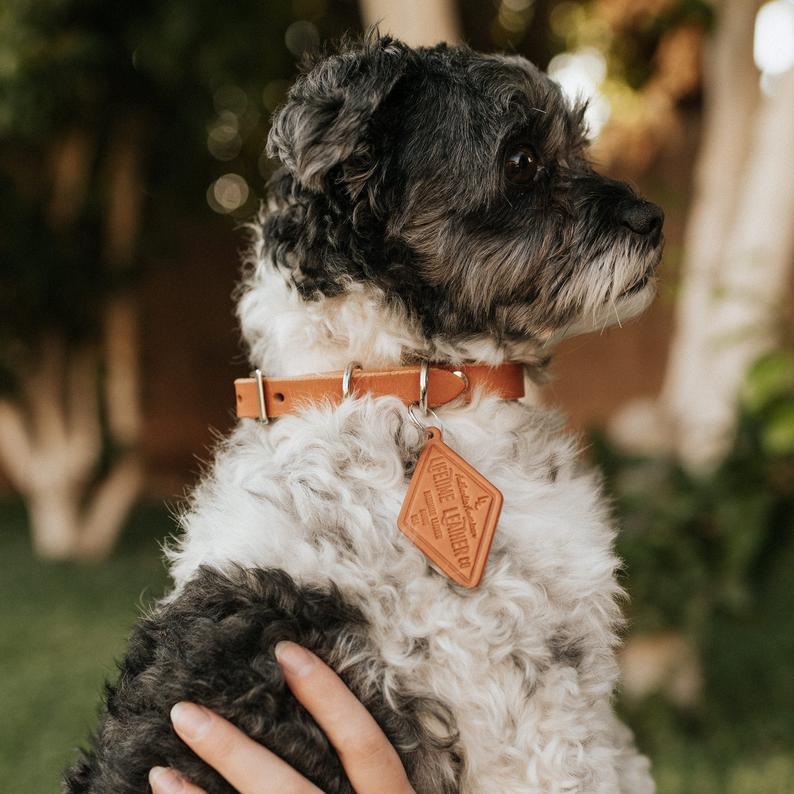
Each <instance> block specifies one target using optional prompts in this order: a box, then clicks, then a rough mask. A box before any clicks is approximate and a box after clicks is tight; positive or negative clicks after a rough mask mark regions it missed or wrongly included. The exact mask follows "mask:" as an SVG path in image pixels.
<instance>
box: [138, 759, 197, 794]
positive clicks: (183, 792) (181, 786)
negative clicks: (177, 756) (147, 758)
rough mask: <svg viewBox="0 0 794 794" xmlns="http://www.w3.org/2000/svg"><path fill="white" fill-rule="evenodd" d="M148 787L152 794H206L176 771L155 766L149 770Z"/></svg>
mask: <svg viewBox="0 0 794 794" xmlns="http://www.w3.org/2000/svg"><path fill="white" fill-rule="evenodd" d="M149 785H150V786H151V787H152V794H207V792H206V791H204V789H203V788H199V787H198V786H194V785H193V784H192V783H190V782H189V781H187V780H185V778H183V777H182V775H180V774H179V772H177V771H176V769H168V768H167V767H164V766H155V767H153V768H152V769H150V770H149Z"/></svg>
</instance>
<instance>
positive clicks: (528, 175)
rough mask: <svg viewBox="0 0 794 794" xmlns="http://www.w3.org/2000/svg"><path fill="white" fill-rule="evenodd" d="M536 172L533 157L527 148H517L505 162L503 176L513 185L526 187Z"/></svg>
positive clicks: (536, 166) (536, 165)
mask: <svg viewBox="0 0 794 794" xmlns="http://www.w3.org/2000/svg"><path fill="white" fill-rule="evenodd" d="M537 172H538V164H537V162H536V160H535V155H534V153H533V152H532V149H530V148H529V147H528V146H517V147H516V148H515V149H513V150H512V151H511V152H510V153H509V154H508V155H507V159H506V160H505V176H506V177H507V179H508V181H509V182H512V183H513V184H514V185H528V184H530V183H531V182H532V181H533V180H534V179H535V175H536V174H537Z"/></svg>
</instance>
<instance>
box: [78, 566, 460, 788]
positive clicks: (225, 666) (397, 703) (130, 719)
mask: <svg viewBox="0 0 794 794" xmlns="http://www.w3.org/2000/svg"><path fill="white" fill-rule="evenodd" d="M281 640H292V641H294V642H300V643H302V644H304V645H306V646H308V647H311V648H313V649H314V650H315V652H317V653H318V654H319V655H320V656H321V657H322V658H324V659H325V660H326V661H327V662H328V663H329V664H332V665H334V666H336V667H337V668H338V669H339V670H340V673H341V675H342V677H343V678H344V680H345V682H346V683H347V684H348V686H350V688H351V689H352V690H353V691H354V692H355V693H356V694H357V695H358V696H359V698H360V699H361V700H362V701H363V702H364V703H366V705H367V707H368V708H369V710H370V711H371V712H372V714H373V715H374V716H375V718H376V719H377V720H378V722H379V723H380V724H381V726H382V727H383V729H384V730H385V731H386V733H387V735H388V736H389V737H390V738H391V740H392V742H393V743H394V745H395V747H397V748H398V749H399V751H400V754H401V756H402V758H403V761H404V763H405V764H406V768H407V770H408V771H409V773H415V775H416V776H418V778H419V779H420V780H422V779H424V780H425V784H424V785H423V788H425V789H426V790H428V791H430V790H433V791H438V792H445V791H448V792H451V791H454V788H453V786H452V783H453V781H454V779H455V777H456V775H455V768H456V765H457V764H458V758H457V756H456V754H455V751H454V744H455V739H456V737H455V734H454V730H453V728H452V725H451V716H450V714H449V712H448V710H447V709H445V708H444V707H443V706H442V705H441V704H439V703H438V702H435V701H433V700H432V699H430V698H427V697H419V696H414V697H411V696H407V695H401V696H398V697H397V698H396V699H395V700H394V701H393V702H392V703H391V704H387V703H386V702H385V700H384V698H383V696H382V694H381V693H380V692H378V691H377V690H376V689H375V688H374V687H373V684H372V681H373V677H374V674H375V672H374V670H372V669H371V668H370V666H369V654H367V652H366V646H367V626H366V621H365V620H364V618H363V616H362V614H361V612H360V611H359V610H357V609H355V608H354V607H351V606H350V605H348V604H346V603H345V602H344V600H343V599H342V598H341V597H340V594H339V592H338V591H337V589H336V588H335V587H333V586H329V587H327V588H322V589H321V588H318V587H298V586H297V585H296V584H295V582H294V581H293V580H292V579H291V578H290V577H289V576H288V575H287V574H285V573H284V572H283V571H274V570H264V569H263V570H250V569H249V570H244V569H241V568H238V569H234V570H230V571H229V572H228V575H221V574H220V573H218V572H217V571H214V570H211V569H208V568H201V569H200V570H199V572H198V574H197V575H196V576H195V577H194V578H193V579H191V581H190V583H189V584H188V585H187V586H186V587H185V588H184V590H183V592H182V594H181V595H180V597H179V598H178V599H175V600H173V601H171V602H170V603H168V604H165V605H163V606H161V607H159V608H158V609H156V610H155V611H154V613H153V614H152V615H150V616H149V617H147V618H146V619H144V620H142V621H140V622H139V624H138V625H137V626H136V628H135V631H134V632H133V635H132V637H131V638H130V643H129V650H128V653H127V656H126V657H125V659H124V661H123V662H122V664H121V666H120V672H119V678H118V681H117V682H116V683H115V684H112V685H108V686H107V691H106V700H107V716H106V718H105V720H104V721H103V724H102V727H101V733H100V735H98V736H97V738H96V741H95V747H96V749H95V751H94V752H93V753H89V754H88V755H87V756H86V757H85V758H84V759H83V760H82V761H81V762H80V763H79V764H78V765H77V766H76V767H75V769H74V770H73V771H72V772H71V773H70V774H69V776H68V778H67V787H68V790H70V791H74V792H89V791H107V792H111V791H112V792H115V793H116V794H127V793H128V792H129V794H133V793H134V792H141V791H145V790H146V789H147V774H148V772H149V769H150V768H151V766H152V763H153V762H156V763H158V764H161V765H169V766H173V767H175V768H178V769H180V770H182V772H183V773H185V774H186V775H187V776H188V777H190V778H191V779H192V780H193V781H194V782H196V783H197V784H199V785H201V786H202V788H204V789H205V790H206V791H207V792H208V794H232V792H233V791H234V789H233V788H232V787H231V786H230V785H229V784H228V783H226V782H225V781H224V780H223V779H222V778H221V777H220V775H218V774H217V773H215V772H214V771H213V770H211V769H209V768H208V767H207V766H206V764H204V763H202V762H201V761H200V760H199V759H198V758H197V757H196V756H195V755H194V754H193V753H192V752H190V750H188V749H187V747H186V746H185V745H184V744H183V743H182V742H181V741H180V739H179V738H178V737H177V736H176V734H175V733H174V731H173V729H172V728H171V727H170V723H169V721H168V709H169V704H173V703H175V702H177V701H178V700H193V701H196V702H199V703H202V704H204V705H205V706H207V707H209V708H211V709H214V710H215V711H217V712H218V713H219V714H222V715H223V716H224V717H226V718H227V719H229V720H232V721H233V722H234V723H235V724H236V725H238V726H239V727H240V728H242V729H243V730H244V731H245V732H246V733H247V734H248V735H250V736H251V737H253V738H254V739H256V740H257V741H260V742H262V743H263V744H265V745H267V746H268V747H269V748H271V749H272V750H273V751H274V752H276V753H278V754H279V755H280V756H281V757H282V758H284V759H286V760H288V761H289V762H290V764H292V765H293V766H294V767H295V768H296V769H298V770H300V771H301V772H302V773H303V774H304V775H305V776H306V777H307V778H309V779H310V780H311V781H312V782H313V783H315V784H316V785H317V786H319V787H320V788H321V789H322V790H323V791H326V792H329V794H337V792H338V793H339V794H347V793H348V792H350V794H352V792H353V788H352V787H351V786H350V783H349V782H348V780H347V777H346V776H345V774H344V772H343V770H342V766H341V764H340V762H339V759H338V758H337V756H336V754H335V753H334V751H333V749H332V748H331V746H330V745H329V743H328V740H327V739H326V737H325V735H324V734H323V733H322V731H321V730H320V729H319V728H318V727H317V725H316V724H315V722H314V720H312V718H311V717H310V716H309V715H308V714H307V713H306V711H304V710H303V709H302V708H301V707H300V706H299V705H298V704H297V702H296V701H295V700H294V699H293V698H291V697H287V696H286V695H285V693H286V685H285V683H284V679H283V677H282V675H281V671H280V668H279V666H278V664H277V663H276V661H275V659H274V657H273V648H274V647H275V645H276V643H277V642H279V641H281ZM428 721H432V722H433V724H434V725H435V726H441V728H442V729H443V731H444V735H443V736H441V735H440V734H439V732H438V731H436V732H435V733H433V732H430V731H428V730H427V729H425V728H424V727H423V722H428ZM142 747H147V748H148V752H147V753H146V754H144V753H142V752H141V748H142ZM432 756H437V758H436V760H433V759H432Z"/></svg>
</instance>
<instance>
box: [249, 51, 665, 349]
mask: <svg viewBox="0 0 794 794" xmlns="http://www.w3.org/2000/svg"><path fill="white" fill-rule="evenodd" d="M583 110H584V109H583V108H582V107H572V106H571V105H570V104H569V103H568V102H567V101H566V100H565V98H564V97H563V95H562V93H561V91H560V89H559V87H558V86H557V85H556V84H555V83H554V82H552V81H551V80H550V79H549V78H548V77H547V76H546V75H544V74H543V73H542V72H540V71H539V70H538V69H537V68H535V67H534V66H533V65H532V64H530V63H529V62H528V61H526V60H524V59H523V58H519V57H503V56H496V55H482V54H479V53H475V52H472V51H471V50H470V49H468V48H466V47H448V46H445V45H441V46H438V47H434V48H431V49H412V48H410V47H407V46H406V45H404V44H402V43H400V42H398V41H394V40H392V39H390V38H370V39H369V40H368V41H365V42H363V43H359V44H356V45H351V46H348V47H346V48H343V49H342V50H341V51H340V52H339V53H337V54H334V55H332V56H330V57H327V58H325V59H323V60H320V61H318V62H317V63H316V64H315V65H314V66H313V67H312V68H311V69H310V70H309V71H307V72H306V73H304V74H303V75H302V76H301V77H300V78H299V79H298V81H297V82H296V83H295V85H294V86H293V88H292V90H291V91H290V94H289V96H288V99H287V102H286V104H285V105H284V106H283V107H282V108H281V109H280V110H279V111H278V113H277V114H276V116H275V118H274V122H273V127H272V130H271V133H270V138H269V141H268V147H269V152H270V153H271V154H272V155H275V156H277V157H278V158H279V159H280V160H281V162H282V164H283V166H284V168H283V169H282V170H281V171H280V172H279V173H278V174H277V175H276V177H275V178H274V182H273V194H272V200H271V205H270V211H269V212H268V213H267V214H266V215H265V220H264V223H265V229H264V239H265V244H266V246H267V249H268V250H267V253H268V254H269V255H270V257H271V259H272V260H273V261H274V262H275V263H276V265H277V266H278V267H280V268H283V269H285V270H286V271H288V272H289V274H290V277H291V279H292V281H293V283H294V284H295V285H296V287H297V289H299V290H300V291H301V293H302V295H303V296H304V297H305V298H306V299H307V300H311V299H313V298H316V297H317V296H321V295H334V294H338V293H340V292H343V291H344V290H345V289H347V288H348V287H349V285H350V284H351V283H352V282H356V281H358V282H367V283H370V284H373V285H375V286H376V287H378V288H380V289H381V290H383V292H384V293H385V295H386V296H387V297H388V298H389V299H390V300H393V301H399V302H400V303H401V304H402V305H403V306H404V308H405V310H406V311H407V312H408V313H409V315H411V316H413V317H414V318H416V319H417V320H418V321H419V323H420V325H421V327H422V328H423V330H424V332H425V333H426V334H427V335H428V336H433V337H436V338H438V337H439V336H440V337H443V338H449V339H455V338H460V337H471V336H473V335H478V334H489V335H493V336H496V337H497V338H498V339H517V338H537V339H546V338H548V337H549V336H550V335H556V336H561V335H564V334H565V333H566V332H571V331H572V330H576V331H579V330H584V329H586V328H588V327H593V326H602V325H605V324H606V323H608V322H610V321H611V320H614V319H616V318H618V317H620V318H623V317H625V316H630V315H632V314H636V313H637V312H638V311H640V310H641V309H643V308H644V307H645V306H646V305H647V303H648V302H649V300H650V298H651V297H652V294H653V274H654V270H655V268H656V266H657V264H658V263H659V260H660V256H661V248H662V220H663V214H662V211H661V210H660V209H659V208H658V207H657V206H655V205H654V204H651V203H649V202H647V201H644V200H642V199H641V198H639V197H638V196H637V195H635V193H634V192H633V191H632V190H631V189H630V188H629V187H628V186H627V185H625V184H622V183H620V182H616V181H613V180H611V179H608V178H606V177H603V176H600V175H599V174H597V173H596V172H595V171H594V170H593V168H592V167H591V165H590V163H589V162H588V159H587V155H586V144H587V141H586V135H585V131H584V128H583Z"/></svg>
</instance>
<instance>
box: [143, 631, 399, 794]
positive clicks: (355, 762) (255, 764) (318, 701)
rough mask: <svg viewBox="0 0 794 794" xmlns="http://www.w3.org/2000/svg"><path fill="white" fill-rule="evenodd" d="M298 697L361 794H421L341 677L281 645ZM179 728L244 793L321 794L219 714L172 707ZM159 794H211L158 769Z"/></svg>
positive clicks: (153, 779)
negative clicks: (409, 780) (413, 785)
mask: <svg viewBox="0 0 794 794" xmlns="http://www.w3.org/2000/svg"><path fill="white" fill-rule="evenodd" d="M276 659H277V660H278V663H279V664H280V666H281V669H282V670H283V672H284V678H285V680H286V682H287V686H289V688H290V690H291V691H292V694H293V695H295V697H296V698H297V700H298V701H300V703H302V704H303V706H304V707H305V708H306V710H307V711H308V712H309V713H310V714H311V715H312V717H314V719H315V721H316V722H317V724H318V725H319V726H320V727H321V728H322V729H323V731H324V732H325V734H326V736H327V737H328V739H329V741H330V742H331V744H332V745H333V746H334V749H335V750H336V752H337V754H338V755H339V759H340V761H341V762H342V766H343V767H344V769H345V773H346V774H347V777H348V779H349V780H350V782H351V784H352V785H353V788H354V789H355V790H356V792H357V794H384V792H388V794H414V790H413V788H412V787H411V784H410V783H409V782H408V777H407V775H406V774H405V769H404V768H403V765H402V762H401V761H400V758H399V756H398V755H397V752H396V750H395V749H394V748H393V747H392V746H391V744H390V743H389V740H388V739H387V738H386V736H385V735H384V734H383V731H381V729H380V727H379V726H378V724H377V723H376V722H375V720H374V719H373V718H372V716H371V715H370V713H369V712H368V711H367V710H366V709H365V708H364V706H362V705H361V703H360V702H359V701H358V700H357V699H356V697H355V695H353V693H352V692H351V691H350V690H349V689H348V688H347V687H346V686H345V684H344V683H343V681H342V679H340V678H339V676H338V675H337V674H336V673H335V672H334V671H333V670H331V668H330V667H328V666H327V665H326V664H324V663H323V662H322V661H321V660H320V659H319V658H318V657H317V656H315V655H314V654H313V653H311V651H308V650H307V649H306V648H303V647H301V646H300V645H296V644H295V643H293V642H280V643H279V644H278V645H277V646H276ZM171 722H172V723H173V725H174V730H175V731H176V732H177V734H178V735H179V737H180V738H181V739H182V741H183V742H185V744H187V745H188V746H189V747H190V748H191V750H193V752H194V753H196V755H198V756H200V757H201V758H202V759H204V761H206V762H207V763H208V764H209V765H210V766H211V767H213V768H214V769H215V770H217V771H218V772H219V773H220V774H221V775H222V776H223V777H224V778H225V779H226V780H227V781H228V782H229V783H230V784H231V785H232V786H234V787H235V788H236V789H237V791H239V792H240V794H321V791H320V789H319V788H317V786H315V785H314V784H313V783H311V782H310V781H308V780H307V779H306V778H305V777H303V775H301V774H300V773H299V772H297V771H296V770H295V769H293V768H292V767H291V766H290V765H289V764H287V763H285V762H284V761H282V760H281V758H279V757H278V756H277V755H275V754H274V753H271V752H270V750H268V749H267V748H265V747H263V746H262V745H261V744H258V743H257V742H255V741H254V740H253V739H250V738H249V737H248V736H246V735H245V734H244V733H243V732H242V731H240V730H238V729H237V728H235V727H234V725H232V724H231V723H230V722H227V721H226V720H225V719H223V718H221V717H219V716H218V715H217V714H215V713H213V712H211V711H209V710H208V709H205V708H203V707H202V706H197V705H196V704H194V703H177V704H176V705H175V706H174V708H173V709H171ZM149 784H150V785H151V787H152V792H153V794H206V792H204V789H201V788H199V787H198V786H194V785H193V784H192V783H190V782H189V781H187V780H186V779H185V778H183V777H182V776H181V775H180V774H179V772H178V770H175V769H168V768H166V767H155V768H154V769H152V770H151V772H150V773H149Z"/></svg>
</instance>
